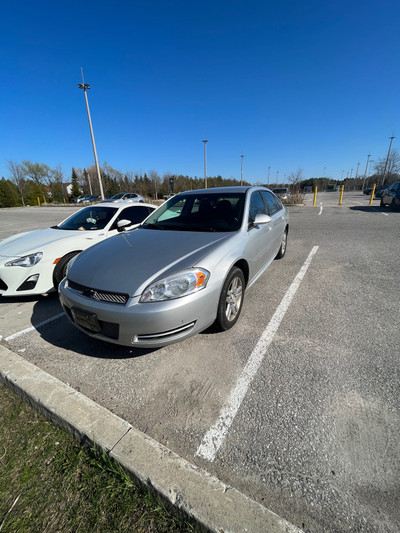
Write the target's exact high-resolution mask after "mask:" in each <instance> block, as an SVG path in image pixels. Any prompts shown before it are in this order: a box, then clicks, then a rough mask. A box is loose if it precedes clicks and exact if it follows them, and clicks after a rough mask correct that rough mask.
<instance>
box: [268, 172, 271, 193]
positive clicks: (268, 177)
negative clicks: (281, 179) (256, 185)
mask: <svg viewBox="0 0 400 533" xmlns="http://www.w3.org/2000/svg"><path fill="white" fill-rule="evenodd" d="M270 172H271V167H268V188H269V173H270Z"/></svg>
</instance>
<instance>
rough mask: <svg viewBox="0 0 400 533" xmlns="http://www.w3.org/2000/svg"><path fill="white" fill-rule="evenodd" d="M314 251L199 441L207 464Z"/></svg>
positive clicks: (200, 450)
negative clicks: (226, 399)
mask: <svg viewBox="0 0 400 533" xmlns="http://www.w3.org/2000/svg"><path fill="white" fill-rule="evenodd" d="M317 250H318V246H314V247H313V248H312V250H311V252H310V253H309V255H308V257H307V259H306V260H305V262H304V264H303V266H302V267H301V269H300V270H299V273H298V274H297V276H296V277H295V279H294V280H293V282H292V284H291V285H290V287H289V289H288V290H287V292H286V294H285V296H284V297H283V299H282V301H281V303H280V304H279V307H278V308H277V310H276V311H275V313H274V314H273V316H272V318H271V320H270V322H269V324H268V326H267V327H266V328H265V330H264V332H263V333H262V335H261V337H260V339H259V341H258V343H257V345H256V347H255V348H254V350H253V352H252V353H251V355H250V358H249V360H248V361H247V363H246V366H245V367H244V369H243V371H242V374H241V375H240V377H239V379H238V381H237V383H236V386H235V387H234V389H233V390H232V391H231V393H230V395H229V398H228V401H227V403H226V404H225V405H224V406H223V408H222V409H221V412H220V415H219V417H218V420H217V421H216V422H215V424H214V425H213V426H212V427H211V428H210V429H209V430H208V431H207V433H206V434H205V436H204V437H203V440H202V442H201V444H200V446H199V447H198V449H197V451H196V454H195V455H197V456H199V457H203V458H204V459H207V461H214V459H215V456H216V455H217V453H218V450H219V448H220V447H221V445H222V443H223V442H224V439H225V437H226V434H227V433H228V430H229V428H230V427H231V425H232V422H233V420H234V418H235V416H236V413H237V412H238V410H239V407H240V405H241V403H242V401H243V399H244V397H245V396H246V393H247V390H248V388H249V386H250V384H251V382H252V380H253V378H254V376H255V375H256V373H257V370H258V369H259V367H260V365H261V363H262V360H263V359H264V356H265V354H266V352H267V349H268V347H269V345H270V344H271V342H272V339H273V338H274V335H275V333H276V332H277V331H278V328H279V326H280V324H281V322H282V319H283V317H284V316H285V314H286V311H287V310H288V309H289V306H290V304H291V302H292V300H293V298H294V296H295V294H296V292H297V290H298V288H299V287H300V283H301V282H302V280H303V278H304V276H305V274H306V272H307V270H308V267H309V266H310V264H311V261H312V258H313V257H314V255H315V254H316V253H317Z"/></svg>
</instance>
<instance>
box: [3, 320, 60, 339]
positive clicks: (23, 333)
mask: <svg viewBox="0 0 400 533" xmlns="http://www.w3.org/2000/svg"><path fill="white" fill-rule="evenodd" d="M62 316H65V315H64V313H59V314H58V315H55V316H52V317H51V318H48V319H47V320H43V322H39V323H38V324H36V325H35V326H31V327H29V328H26V329H23V330H22V331H18V332H17V333H13V334H12V335H9V336H8V337H6V338H5V339H4V340H5V341H6V342H8V341H12V340H14V339H16V338H17V337H20V336H21V335H25V333H30V332H31V331H34V330H35V329H39V328H41V327H42V326H45V325H46V324H49V323H50V322H53V321H54V320H57V319H58V318H61V317H62Z"/></svg>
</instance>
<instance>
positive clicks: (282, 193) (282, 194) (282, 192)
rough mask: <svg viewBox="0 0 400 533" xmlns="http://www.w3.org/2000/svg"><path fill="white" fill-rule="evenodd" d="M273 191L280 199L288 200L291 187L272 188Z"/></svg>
mask: <svg viewBox="0 0 400 533" xmlns="http://www.w3.org/2000/svg"><path fill="white" fill-rule="evenodd" d="M272 192H273V193H274V194H275V196H277V197H278V198H279V199H280V200H287V199H288V196H289V189H288V188H287V187H277V188H275V189H272Z"/></svg>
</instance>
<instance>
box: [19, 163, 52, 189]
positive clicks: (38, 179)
mask: <svg viewBox="0 0 400 533" xmlns="http://www.w3.org/2000/svg"><path fill="white" fill-rule="evenodd" d="M22 169H23V172H24V175H25V177H28V178H30V179H31V180H33V181H34V183H36V185H42V184H44V183H45V182H46V181H48V179H49V177H51V168H50V167H48V166H47V165H44V164H42V163H32V162H31V161H27V160H26V161H22Z"/></svg>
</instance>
